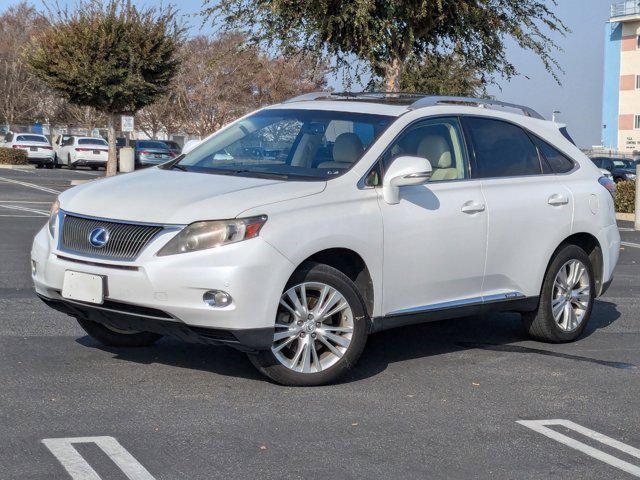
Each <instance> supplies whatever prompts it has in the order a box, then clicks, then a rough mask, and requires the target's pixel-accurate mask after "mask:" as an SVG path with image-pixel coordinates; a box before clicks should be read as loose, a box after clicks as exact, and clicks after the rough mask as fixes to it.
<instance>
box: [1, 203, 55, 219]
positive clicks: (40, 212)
mask: <svg viewBox="0 0 640 480" xmlns="http://www.w3.org/2000/svg"><path fill="white" fill-rule="evenodd" d="M0 208H8V209H9V210H20V211H21V212H31V213H36V214H38V215H43V216H45V217H48V216H49V212H47V211H46V210H37V209H35V208H28V207H18V206H17V205H0Z"/></svg>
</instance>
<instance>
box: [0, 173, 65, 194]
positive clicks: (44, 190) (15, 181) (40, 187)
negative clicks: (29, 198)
mask: <svg viewBox="0 0 640 480" xmlns="http://www.w3.org/2000/svg"><path fill="white" fill-rule="evenodd" d="M0 181H3V182H7V183H14V184H16V185H22V186H23V187H28V188H33V189H35V190H40V191H42V192H47V193H53V194H56V195H57V194H58V193H62V192H61V191H60V190H54V189H53V188H48V187H43V186H42V185H36V184H35V183H29V182H20V181H19V180H13V179H11V178H5V177H0Z"/></svg>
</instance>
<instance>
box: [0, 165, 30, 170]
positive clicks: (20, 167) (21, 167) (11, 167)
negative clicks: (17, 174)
mask: <svg viewBox="0 0 640 480" xmlns="http://www.w3.org/2000/svg"><path fill="white" fill-rule="evenodd" d="M0 168H5V169H7V170H34V169H35V168H36V166H35V165H0Z"/></svg>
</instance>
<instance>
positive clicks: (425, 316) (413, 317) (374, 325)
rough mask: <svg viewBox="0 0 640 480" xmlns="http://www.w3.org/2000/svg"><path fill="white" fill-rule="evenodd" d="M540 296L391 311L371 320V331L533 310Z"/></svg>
mask: <svg viewBox="0 0 640 480" xmlns="http://www.w3.org/2000/svg"><path fill="white" fill-rule="evenodd" d="M539 302H540V297H537V296H536V297H517V298H507V299H500V300H485V301H478V302H473V303H467V304H464V305H454V306H445V307H442V308H429V307H424V309H412V310H411V311H407V312H398V313H391V314H389V315H385V316H382V317H375V318H373V319H372V320H371V333H374V332H380V331H382V330H389V329H390V328H396V327H404V326H406V325H416V324H419V323H428V322H437V321H439V320H449V319H453V318H461V317H468V316H471V315H480V314H483V313H489V312H532V311H534V310H535V309H536V308H538V303H539Z"/></svg>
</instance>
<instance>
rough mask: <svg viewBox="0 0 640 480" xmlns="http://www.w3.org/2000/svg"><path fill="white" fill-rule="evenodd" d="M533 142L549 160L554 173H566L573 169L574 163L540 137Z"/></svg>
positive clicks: (534, 138)
mask: <svg viewBox="0 0 640 480" xmlns="http://www.w3.org/2000/svg"><path fill="white" fill-rule="evenodd" d="M533 141H534V142H535V144H536V145H537V146H538V148H539V149H540V153H542V156H543V157H544V158H545V159H546V160H547V163H548V164H549V166H550V167H551V170H552V171H553V173H566V172H568V171H570V170H571V169H572V168H573V162H572V161H571V160H569V159H568V158H567V157H566V156H565V155H563V154H562V153H560V152H559V151H558V150H556V149H555V148H553V147H552V146H551V145H549V144H548V143H547V142H545V141H544V140H541V139H539V138H538V137H533Z"/></svg>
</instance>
